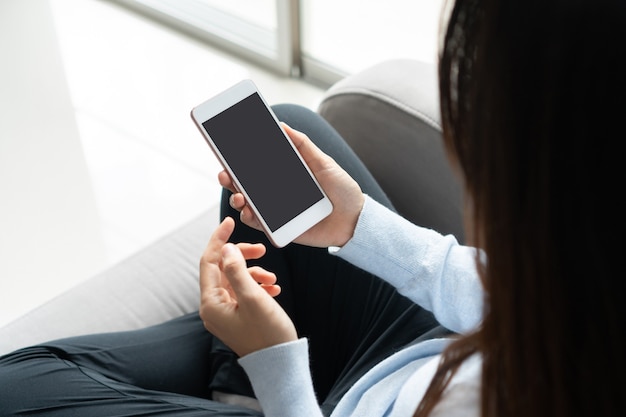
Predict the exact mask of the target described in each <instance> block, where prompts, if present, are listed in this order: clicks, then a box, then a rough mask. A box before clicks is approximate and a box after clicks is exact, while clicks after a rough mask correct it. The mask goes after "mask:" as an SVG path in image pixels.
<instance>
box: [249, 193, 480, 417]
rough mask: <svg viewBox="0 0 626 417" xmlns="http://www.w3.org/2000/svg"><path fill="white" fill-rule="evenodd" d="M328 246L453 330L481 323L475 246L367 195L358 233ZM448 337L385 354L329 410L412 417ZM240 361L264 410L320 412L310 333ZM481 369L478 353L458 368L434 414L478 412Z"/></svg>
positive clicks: (271, 413)
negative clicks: (311, 363)
mask: <svg viewBox="0 0 626 417" xmlns="http://www.w3.org/2000/svg"><path fill="white" fill-rule="evenodd" d="M331 253H336V254H337V255H338V256H340V257H342V258H343V259H345V260H347V261H349V262H350V263H352V264H354V265H356V266H358V267H360V268H362V269H365V270H367V271H369V272H371V273H373V274H375V275H377V276H379V277H381V278H382V279H384V280H386V281H388V282H389V283H390V284H392V285H393V286H395V287H396V288H397V289H398V291H399V292H400V293H401V294H403V295H405V296H406V297H408V298H409V299H411V300H412V301H414V302H415V303H417V304H419V305H421V306H422V307H424V308H426V309H428V310H430V311H432V312H433V313H434V315H435V317H436V318H437V320H438V321H439V322H440V323H441V324H442V325H443V326H445V327H446V328H448V329H450V330H452V331H455V332H458V333H462V332H466V331H468V330H471V329H472V328H474V327H475V326H477V325H478V324H479V322H480V318H481V314H482V302H483V290H482V286H481V284H480V280H479V279H478V275H477V273H476V267H475V257H476V251H475V249H473V248H470V247H467V246H461V245H459V244H458V242H457V241H456V239H455V238H454V237H453V236H442V235H440V234H439V233H437V232H435V231H432V230H429V229H425V228H422V227H418V226H416V225H414V224H412V223H410V222H408V221H407V220H405V219H403V218H402V217H400V216H398V215H397V214H395V213H393V212H391V211H390V210H388V209H387V208H385V207H384V206H382V205H380V204H378V203H377V202H375V201H374V200H372V199H371V198H369V197H367V196H366V202H365V205H364V207H363V210H362V212H361V215H360V217H359V221H358V224H357V227H356V230H355V232H354V236H353V237H352V239H351V240H350V241H349V242H348V243H347V244H346V245H345V246H343V247H342V248H341V249H339V250H338V251H331ZM446 344H447V341H446V340H445V339H434V340H429V341H425V342H422V343H419V344H415V345H413V346H410V347H408V348H406V349H404V350H401V351H399V352H397V353H395V354H394V355H392V356H390V357H388V358H387V359H385V360H383V361H382V362H380V363H379V364H378V365H376V366H375V367H374V368H372V369H371V370H370V371H369V372H367V373H366V374H365V375H364V376H363V377H362V378H361V379H360V380H359V381H357V383H356V384H355V385H354V386H352V388H351V389H350V390H349V391H348V392H347V393H346V395H345V396H344V397H343V398H342V399H341V401H340V402H339V404H338V405H337V407H336V408H335V410H334V411H333V414H332V416H333V417H335V416H336V417H344V416H411V415H412V414H413V412H414V411H415V408H416V407H417V405H418V404H419V401H420V400H421V398H422V397H423V395H424V392H425V390H426V388H427V387H428V384H429V383H430V380H431V378H432V376H433V374H434V372H435V370H436V367H437V362H438V358H439V354H440V353H441V352H442V351H443V349H444V348H445V346H446ZM239 362H240V364H241V365H242V366H243V368H244V369H245V370H246V373H247V374H248V376H249V377H250V381H251V382H252V386H253V388H254V392H255V395H256V396H257V399H258V400H259V403H260V404H261V408H262V409H263V411H264V413H265V415H266V416H268V417H278V416H285V417H287V416H290V417H294V416H297V417H307V416H322V413H321V411H320V408H319V406H318V403H317V399H316V397H315V393H314V391H313V385H312V381H311V373H310V369H309V359H308V343H307V340H306V339H300V340H298V341H295V342H291V343H285V344H281V345H277V346H273V347H271V348H267V349H264V350H261V351H257V352H254V353H252V354H249V355H247V356H245V357H243V358H241V359H240V360H239ZM479 375H480V359H479V358H477V357H473V358H471V360H468V361H467V362H466V364H464V366H463V367H462V368H461V369H460V370H459V372H458V373H457V374H456V376H455V378H454V379H453V382H452V383H451V384H450V386H449V388H448V390H447V394H446V395H445V396H444V400H443V401H442V403H441V404H439V406H438V408H437V409H436V410H435V411H436V413H435V414H436V415H446V416H448V415H463V416H471V415H478V392H479Z"/></svg>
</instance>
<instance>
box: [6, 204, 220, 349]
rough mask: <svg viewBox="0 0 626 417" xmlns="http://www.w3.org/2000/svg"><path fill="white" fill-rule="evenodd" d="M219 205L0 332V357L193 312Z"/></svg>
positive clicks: (129, 328)
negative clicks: (201, 265) (38, 345)
mask: <svg viewBox="0 0 626 417" xmlns="http://www.w3.org/2000/svg"><path fill="white" fill-rule="evenodd" d="M218 220H219V207H218V206H216V207H214V208H213V209H210V210H208V211H207V212H206V213H205V214H203V215H201V216H199V217H198V218H196V219H194V220H192V221H190V222H189V223H188V224H186V225H184V226H183V227H181V228H180V229H178V230H176V231H175V232H173V233H172V234H170V235H168V236H166V237H164V238H162V239H160V240H159V241H157V242H155V243H153V244H151V245H150V246H148V247H147V248H145V249H143V250H141V251H140V252H138V253H137V254H135V255H133V256H131V257H130V258H128V259H125V260H124V261H122V262H120V263H119V264H117V265H115V266H113V267H111V268H110V269H108V270H106V271H104V272H102V273H100V274H99V275H96V276H94V277H92V278H89V279H87V280H86V281H84V282H82V283H81V284H79V285H77V286H76V287H74V288H72V289H70V290H69V291H67V292H65V293H63V294H61V295H59V296H58V297H56V298H54V299H52V300H50V301H48V302H46V303H45V304H43V305H41V306H40V307H38V308H36V309H34V310H32V311H31V312H29V313H26V314H25V315H24V316H22V317H20V318H18V319H17V320H14V321H13V322H11V323H9V324H7V325H6V326H4V327H3V328H1V329H0V355H2V354H4V353H8V352H11V351H13V350H15V349H18V348H21V347H24V346H29V345H33V344H36V343H41V342H45V341H49V340H53V339H58V338H62V337H63V338H64V337H70V336H78V335H82V334H88V333H102V332H112V331H123V330H132V329H138V328H142V327H145V326H149V325H152V324H157V323H161V322H163V321H166V320H169V319H173V318H175V317H179V316H181V315H182V314H185V313H191V312H194V311H197V310H198V306H199V303H200V295H199V294H200V291H199V286H198V266H199V262H200V256H201V255H202V251H203V250H204V248H205V247H206V243H207V242H208V240H209V237H210V236H211V233H212V232H213V230H214V228H215V227H216V226H217V224H218Z"/></svg>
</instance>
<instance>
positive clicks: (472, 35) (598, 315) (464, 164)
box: [415, 0, 626, 417]
mask: <svg viewBox="0 0 626 417" xmlns="http://www.w3.org/2000/svg"><path fill="white" fill-rule="evenodd" d="M447 19H448V20H447V23H446V25H444V27H445V31H444V32H443V41H442V48H441V52H440V60H439V76H440V98H441V112H442V123H443V136H444V142H445V144H446V147H447V150H448V152H449V154H450V157H451V158H450V159H451V161H452V163H453V165H454V166H455V167H456V168H457V169H458V171H459V172H460V174H461V177H462V178H463V181H464V186H465V191H466V208H467V220H468V221H467V223H466V228H467V231H468V232H467V234H468V236H471V243H472V244H473V245H475V246H477V247H479V248H481V249H482V250H484V252H485V253H486V255H487V261H486V262H485V263H483V264H480V263H479V268H478V270H479V274H480V276H481V279H482V281H483V283H484V286H485V293H486V296H485V297H486V299H485V306H486V307H485V312H484V320H483V322H482V324H481V326H480V328H479V329H477V330H476V331H475V332H474V333H472V334H469V335H465V336H462V337H460V338H459V339H457V340H456V341H455V342H453V343H452V344H451V345H450V347H449V348H448V349H447V350H446V351H445V352H444V355H443V356H442V361H441V363H440V366H439V370H438V372H437V374H436V375H435V378H434V380H433V382H432V383H431V386H430V388H429V390H428V392H427V394H426V396H425V398H424V400H423V401H422V403H421V404H420V406H419V408H418V409H417V411H416V413H415V416H418V417H423V416H427V415H429V414H430V412H431V411H432V410H433V408H434V407H436V404H437V403H438V401H439V400H440V399H441V396H442V393H443V391H444V390H445V387H446V385H447V384H448V382H449V380H450V378H451V376H452V375H453V374H454V372H455V371H456V369H457V368H458V366H459V365H460V364H461V363H462V362H463V361H464V360H465V359H467V358H468V357H469V356H470V355H472V354H479V355H481V357H482V359H483V365H482V380H481V394H480V395H481V396H480V398H481V403H480V404H479V405H480V409H481V415H482V416H483V417H542V416H546V417H548V416H549V417H565V416H567V417H571V416H586V417H597V416H604V417H606V416H626V401H624V400H623V396H624V394H625V393H626V382H625V381H626V346H625V342H624V340H626V309H625V306H626V300H624V297H625V296H626V293H625V292H624V288H625V286H624V285H623V284H622V282H623V281H624V280H625V279H626V273H624V268H623V266H622V265H623V264H624V261H623V259H624V258H626V253H624V244H623V243H622V239H623V237H624V224H626V219H625V216H626V207H625V206H624V203H623V200H624V198H623V196H622V194H623V193H624V190H626V186H625V185H624V177H625V176H624V174H623V172H624V171H623V170H624V166H625V165H626V164H625V163H624V162H623V161H624V159H625V158H624V156H623V155H624V154H623V151H621V148H622V146H621V145H622V143H623V142H625V141H626V129H625V125H624V121H626V69H625V68H624V67H623V62H626V2H624V0H521V1H515V0H509V1H501V0H500V1H499V0H458V1H456V3H455V4H454V6H453V7H452V10H451V12H450V14H449V15H448V17H447Z"/></svg>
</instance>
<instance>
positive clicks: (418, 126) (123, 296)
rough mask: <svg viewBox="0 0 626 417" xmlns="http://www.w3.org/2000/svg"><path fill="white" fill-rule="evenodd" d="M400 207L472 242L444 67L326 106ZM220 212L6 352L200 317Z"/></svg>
mask: <svg viewBox="0 0 626 417" xmlns="http://www.w3.org/2000/svg"><path fill="white" fill-rule="evenodd" d="M317 111H318V112H319V114H320V115H322V116H323V117H324V118H325V119H327V120H328V121H329V122H330V124H331V125H333V126H334V127H335V128H336V129H337V130H338V131H339V133H341V135H342V136H343V137H344V138H345V139H346V141H347V142H348V144H349V145H350V146H351V147H352V148H353V149H354V151H355V152H356V154H357V155H358V156H359V157H360V158H361V159H362V160H363V162H364V163H365V165H366V166H367V167H368V168H369V169H370V170H371V172H372V174H373V175H374V177H375V178H376V180H377V181H379V183H380V184H381V186H382V188H383V189H384V190H385V192H386V193H387V195H388V197H389V198H390V200H391V201H392V203H393V204H394V206H395V207H396V209H397V211H398V212H399V213H400V214H401V215H402V216H404V217H406V218H407V219H409V220H410V221H412V222H414V223H416V224H419V225H422V226H426V227H430V228H432V229H435V230H437V231H439V232H441V233H444V234H454V235H455V236H456V237H457V239H458V240H459V241H461V242H462V241H463V239H464V234H463V227H462V214H461V210H462V196H461V186H460V183H459V182H458V180H457V178H456V177H455V175H454V174H453V172H452V170H451V168H450V166H449V165H448V160H447V157H446V154H445V151H444V148H443V145H442V141H441V127H440V118H439V104H438V84H437V70H436V66H435V65H434V64H431V63H424V62H419V61H414V60H408V59H399V60H389V61H385V62H381V63H379V64H377V65H374V66H372V67H370V68H367V69H365V70H363V71H361V72H359V73H356V74H353V75H350V76H348V77H346V78H344V79H343V80H341V81H339V82H338V83H336V84H335V85H333V86H332V87H330V88H329V89H328V90H327V91H326V92H325V94H324V96H323V99H322V100H321V102H320V104H319V108H318V109H317ZM218 221H219V212H218V209H217V208H214V209H210V210H207V211H206V212H205V213H203V214H202V215H200V216H199V217H197V218H195V219H190V221H189V222H188V223H187V224H185V225H183V226H182V227H180V228H179V229H178V230H176V231H174V232H173V233H171V234H170V235H168V236H166V237H164V238H162V239H161V240H159V241H157V242H154V243H153V244H151V245H149V246H148V247H146V248H144V249H142V250H141V251H139V252H138V253H136V254H134V255H133V256H130V257H129V258H127V259H125V260H124V261H122V262H120V263H119V264H117V265H115V266H113V267H111V268H110V269H108V270H106V271H104V272H102V273H100V274H98V275H96V276H93V277H90V278H87V279H86V280H85V281H83V282H82V283H81V284H79V285H77V286H76V287H74V288H72V289H70V290H69V291H67V292H65V293H63V294H62V295H60V296H58V297H56V298H54V299H52V300H50V301H48V302H46V303H45V304H43V305H41V306H39V307H38V308H36V309H34V310H32V311H30V312H29V313H27V314H25V315H24V316H22V317H20V318H18V319H16V320H15V321H13V322H11V323H9V324H8V325H6V326H4V327H3V328H1V329H0V355H2V354H4V353H7V352H10V351H12V350H14V349H17V348H20V347H23V346H27V345H31V344H34V343H39V342H44V341H47V340H52V339H57V338H62V337H67V336H74V335H80V334H86V333H94V332H110V331H120V330H131V329H137V328H141V327H144V326H148V325H153V324H157V323H160V322H163V321H166V320H168V319H171V318H174V317H178V316H180V315H182V314H185V313H189V312H193V311H197V308H198V303H199V291H198V264H199V259H200V255H201V253H202V251H203V250H204V247H205V245H206V242H207V241H208V238H209V236H210V235H211V233H212V231H213V229H214V227H215V226H216V225H217V224H218Z"/></svg>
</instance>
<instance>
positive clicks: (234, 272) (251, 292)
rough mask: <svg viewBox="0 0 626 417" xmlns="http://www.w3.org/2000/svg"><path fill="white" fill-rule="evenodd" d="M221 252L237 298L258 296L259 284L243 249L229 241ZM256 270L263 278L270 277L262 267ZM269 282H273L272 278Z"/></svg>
mask: <svg viewBox="0 0 626 417" xmlns="http://www.w3.org/2000/svg"><path fill="white" fill-rule="evenodd" d="M221 253H222V269H223V270H224V273H225V274H226V276H227V277H228V282H229V283H230V286H231V287H232V289H233V291H235V294H236V295H237V299H239V300H241V299H242V298H251V297H254V296H258V292H259V285H258V284H257V282H256V281H255V280H254V279H252V276H251V273H250V270H248V267H247V265H246V260H245V258H244V256H243V254H242V253H241V250H240V249H239V248H238V247H237V246H236V245H233V244H232V243H227V244H225V245H224V247H223V248H222V251H221ZM253 271H254V269H253ZM263 271H264V270H263ZM254 272H255V273H256V274H257V276H258V277H260V278H262V279H268V278H270V277H269V276H268V275H267V274H263V273H262V272H261V268H259V269H257V270H256V271H254ZM268 274H269V272H268ZM269 282H271V278H270V281H269ZM271 284H273V283H271ZM271 284H270V285H271Z"/></svg>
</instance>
